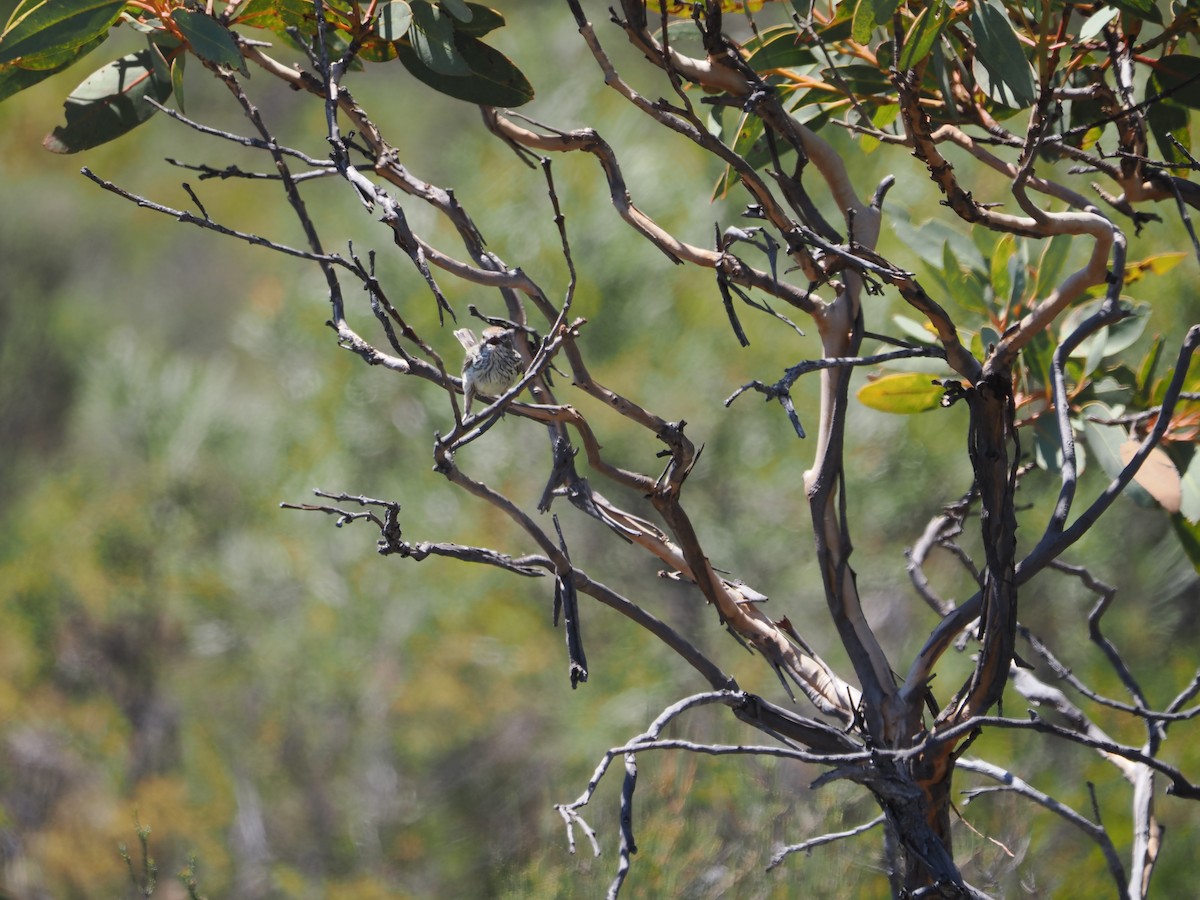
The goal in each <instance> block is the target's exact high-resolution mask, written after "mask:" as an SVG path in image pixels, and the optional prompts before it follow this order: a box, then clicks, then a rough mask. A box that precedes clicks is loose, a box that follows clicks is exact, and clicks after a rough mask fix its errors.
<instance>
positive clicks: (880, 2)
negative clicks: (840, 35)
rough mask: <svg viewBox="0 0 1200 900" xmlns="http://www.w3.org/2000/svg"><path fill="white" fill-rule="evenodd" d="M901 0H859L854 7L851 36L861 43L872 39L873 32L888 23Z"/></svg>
mask: <svg viewBox="0 0 1200 900" xmlns="http://www.w3.org/2000/svg"><path fill="white" fill-rule="evenodd" d="M898 5H899V0H858V5H857V6H855V7H854V24H853V25H852V26H851V32H850V35H851V37H853V38H854V40H855V41H857V42H858V43H860V44H865V43H867V42H868V41H869V40H871V32H872V31H874V30H875V29H876V28H877V27H878V26H880V25H888V24H890V23H891V21H892V14H893V13H894V12H895V11H896V7H897V6H898Z"/></svg>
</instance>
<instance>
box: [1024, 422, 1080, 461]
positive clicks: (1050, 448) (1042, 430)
mask: <svg viewBox="0 0 1200 900" xmlns="http://www.w3.org/2000/svg"><path fill="white" fill-rule="evenodd" d="M1033 461H1034V464H1035V465H1036V466H1037V467H1038V468H1039V469H1042V470H1044V471H1047V472H1058V471H1061V470H1062V467H1063V447H1062V434H1061V432H1059V430H1058V419H1057V417H1056V416H1053V415H1043V416H1039V417H1038V419H1037V421H1036V422H1035V423H1034V426H1033ZM1086 469H1087V451H1085V450H1084V445H1083V444H1082V443H1076V444H1075V473H1076V474H1077V475H1082V474H1083V473H1084V470H1086Z"/></svg>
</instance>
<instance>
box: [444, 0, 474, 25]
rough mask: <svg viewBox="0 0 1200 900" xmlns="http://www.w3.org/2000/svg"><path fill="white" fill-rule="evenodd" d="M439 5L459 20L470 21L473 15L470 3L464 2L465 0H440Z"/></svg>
mask: <svg viewBox="0 0 1200 900" xmlns="http://www.w3.org/2000/svg"><path fill="white" fill-rule="evenodd" d="M439 5H440V6H441V7H442V8H443V9H444V10H446V12H448V13H450V15H452V16H454V18H455V19H457V20H458V21H459V22H470V21H471V17H472V16H473V15H474V13H473V12H472V10H471V4H469V3H466V2H465V0H441V2H440V3H439Z"/></svg>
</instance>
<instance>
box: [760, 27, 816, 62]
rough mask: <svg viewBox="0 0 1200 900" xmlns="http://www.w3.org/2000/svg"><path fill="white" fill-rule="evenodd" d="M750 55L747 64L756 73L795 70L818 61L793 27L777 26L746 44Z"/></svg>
mask: <svg viewBox="0 0 1200 900" xmlns="http://www.w3.org/2000/svg"><path fill="white" fill-rule="evenodd" d="M746 49H747V50H749V51H750V55H749V56H748V57H747V58H746V63H747V64H748V65H749V66H750V67H751V68H752V69H754V71H756V72H765V71H766V70H768V69H794V68H796V67H797V66H807V65H812V64H813V63H815V62H816V61H817V58H816V56H814V55H813V52H812V50H811V49H809V47H808V45H807V44H806V43H805V40H804V38H803V36H801V34H800V33H799V32H798V31H796V29H795V28H793V27H792V26H791V25H777V26H776V27H774V28H768V29H766V30H765V31H763V33H762V39H761V40H759V39H758V38H755V39H754V40H752V41H748V42H747V43H746Z"/></svg>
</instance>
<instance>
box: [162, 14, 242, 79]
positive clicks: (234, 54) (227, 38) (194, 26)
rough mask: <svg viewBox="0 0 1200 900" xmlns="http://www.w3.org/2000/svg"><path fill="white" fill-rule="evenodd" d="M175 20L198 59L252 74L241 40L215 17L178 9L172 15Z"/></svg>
mask: <svg viewBox="0 0 1200 900" xmlns="http://www.w3.org/2000/svg"><path fill="white" fill-rule="evenodd" d="M171 18H172V19H173V20H174V21H175V24H176V25H178V26H179V31H180V33H181V34H183V37H184V39H185V40H186V41H187V42H188V46H189V47H191V48H192V52H193V53H195V54H196V55H197V56H198V57H200V58H201V59H203V60H205V61H207V62H210V63H214V64H216V65H218V66H225V67H226V68H228V69H237V70H238V71H239V72H241V73H242V74H243V75H249V74H250V72H249V70H248V69H247V68H246V61H245V60H244V59H242V53H241V51H240V50H238V45H237V41H235V40H234V39H233V35H231V34H230V33H229V30H228V29H227V28H225V26H223V25H222V24H221V23H220V22H218V21H217V20H216V19H214V18H213V17H212V16H206V15H205V14H204V13H202V12H190V11H188V10H186V9H177V10H175V11H173V12H172V13H171Z"/></svg>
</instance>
